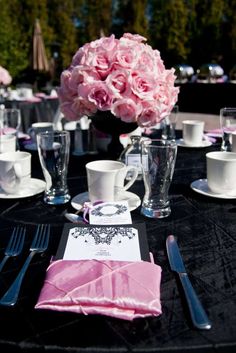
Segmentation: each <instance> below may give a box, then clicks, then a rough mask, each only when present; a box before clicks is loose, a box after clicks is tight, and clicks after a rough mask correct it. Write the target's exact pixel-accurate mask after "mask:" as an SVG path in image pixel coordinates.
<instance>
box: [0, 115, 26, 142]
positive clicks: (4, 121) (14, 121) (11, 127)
mask: <svg viewBox="0 0 236 353" xmlns="http://www.w3.org/2000/svg"><path fill="white" fill-rule="evenodd" d="M0 114H1V115H2V117H1V120H0V125H1V126H0V129H1V131H2V129H3V133H4V134H5V135H14V136H16V149H20V148H19V141H18V139H19V132H20V129H21V112H20V109H15V108H5V109H3V110H2V111H1V113H0Z"/></svg>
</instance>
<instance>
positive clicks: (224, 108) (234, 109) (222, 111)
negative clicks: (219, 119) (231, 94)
mask: <svg viewBox="0 0 236 353" xmlns="http://www.w3.org/2000/svg"><path fill="white" fill-rule="evenodd" d="M233 111H235V113H236V107H223V108H221V109H220V115H222V114H223V113H224V112H233Z"/></svg>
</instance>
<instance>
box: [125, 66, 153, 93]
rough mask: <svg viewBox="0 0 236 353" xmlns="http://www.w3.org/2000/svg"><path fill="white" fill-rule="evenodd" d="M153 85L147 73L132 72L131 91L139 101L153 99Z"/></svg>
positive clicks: (151, 78)
mask: <svg viewBox="0 0 236 353" xmlns="http://www.w3.org/2000/svg"><path fill="white" fill-rule="evenodd" d="M155 85H156V82H155V80H154V78H153V77H152V76H151V75H149V74H148V73H145V72H139V71H133V72H132V74H131V75H130V86H131V90H132V92H133V93H134V94H135V95H136V96H138V97H139V98H140V99H148V98H149V99H153V94H154V92H155Z"/></svg>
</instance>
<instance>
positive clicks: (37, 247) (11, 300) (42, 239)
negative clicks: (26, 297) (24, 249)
mask: <svg viewBox="0 0 236 353" xmlns="http://www.w3.org/2000/svg"><path fill="white" fill-rule="evenodd" d="M49 236H50V225H46V224H42V225H38V228H37V231H36V234H35V236H34V239H33V241H32V244H31V246H30V253H29V255H28V257H27V259H26V261H25V263H24V265H23V266H22V268H21V270H20V272H19V274H18V276H17V277H16V279H15V281H14V282H13V283H12V285H11V286H10V288H9V289H8V291H7V292H6V293H5V294H4V295H3V297H2V298H1V300H0V305H5V306H13V305H15V304H16V302H17V299H18V296H19V293H20V288H21V284H22V281H23V279H24V276H25V273H26V271H27V269H28V266H29V264H30V262H31V260H32V258H33V257H34V255H35V254H37V253H42V252H44V251H45V250H47V247H48V242H49Z"/></svg>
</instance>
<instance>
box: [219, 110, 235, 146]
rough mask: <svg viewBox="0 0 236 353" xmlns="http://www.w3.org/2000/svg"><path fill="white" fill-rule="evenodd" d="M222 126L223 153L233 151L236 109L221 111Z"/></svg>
mask: <svg viewBox="0 0 236 353" xmlns="http://www.w3.org/2000/svg"><path fill="white" fill-rule="evenodd" d="M220 126H221V130H222V144H221V150H222V151H228V152H231V151H232V132H234V131H236V108H222V109H221V110H220Z"/></svg>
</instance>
